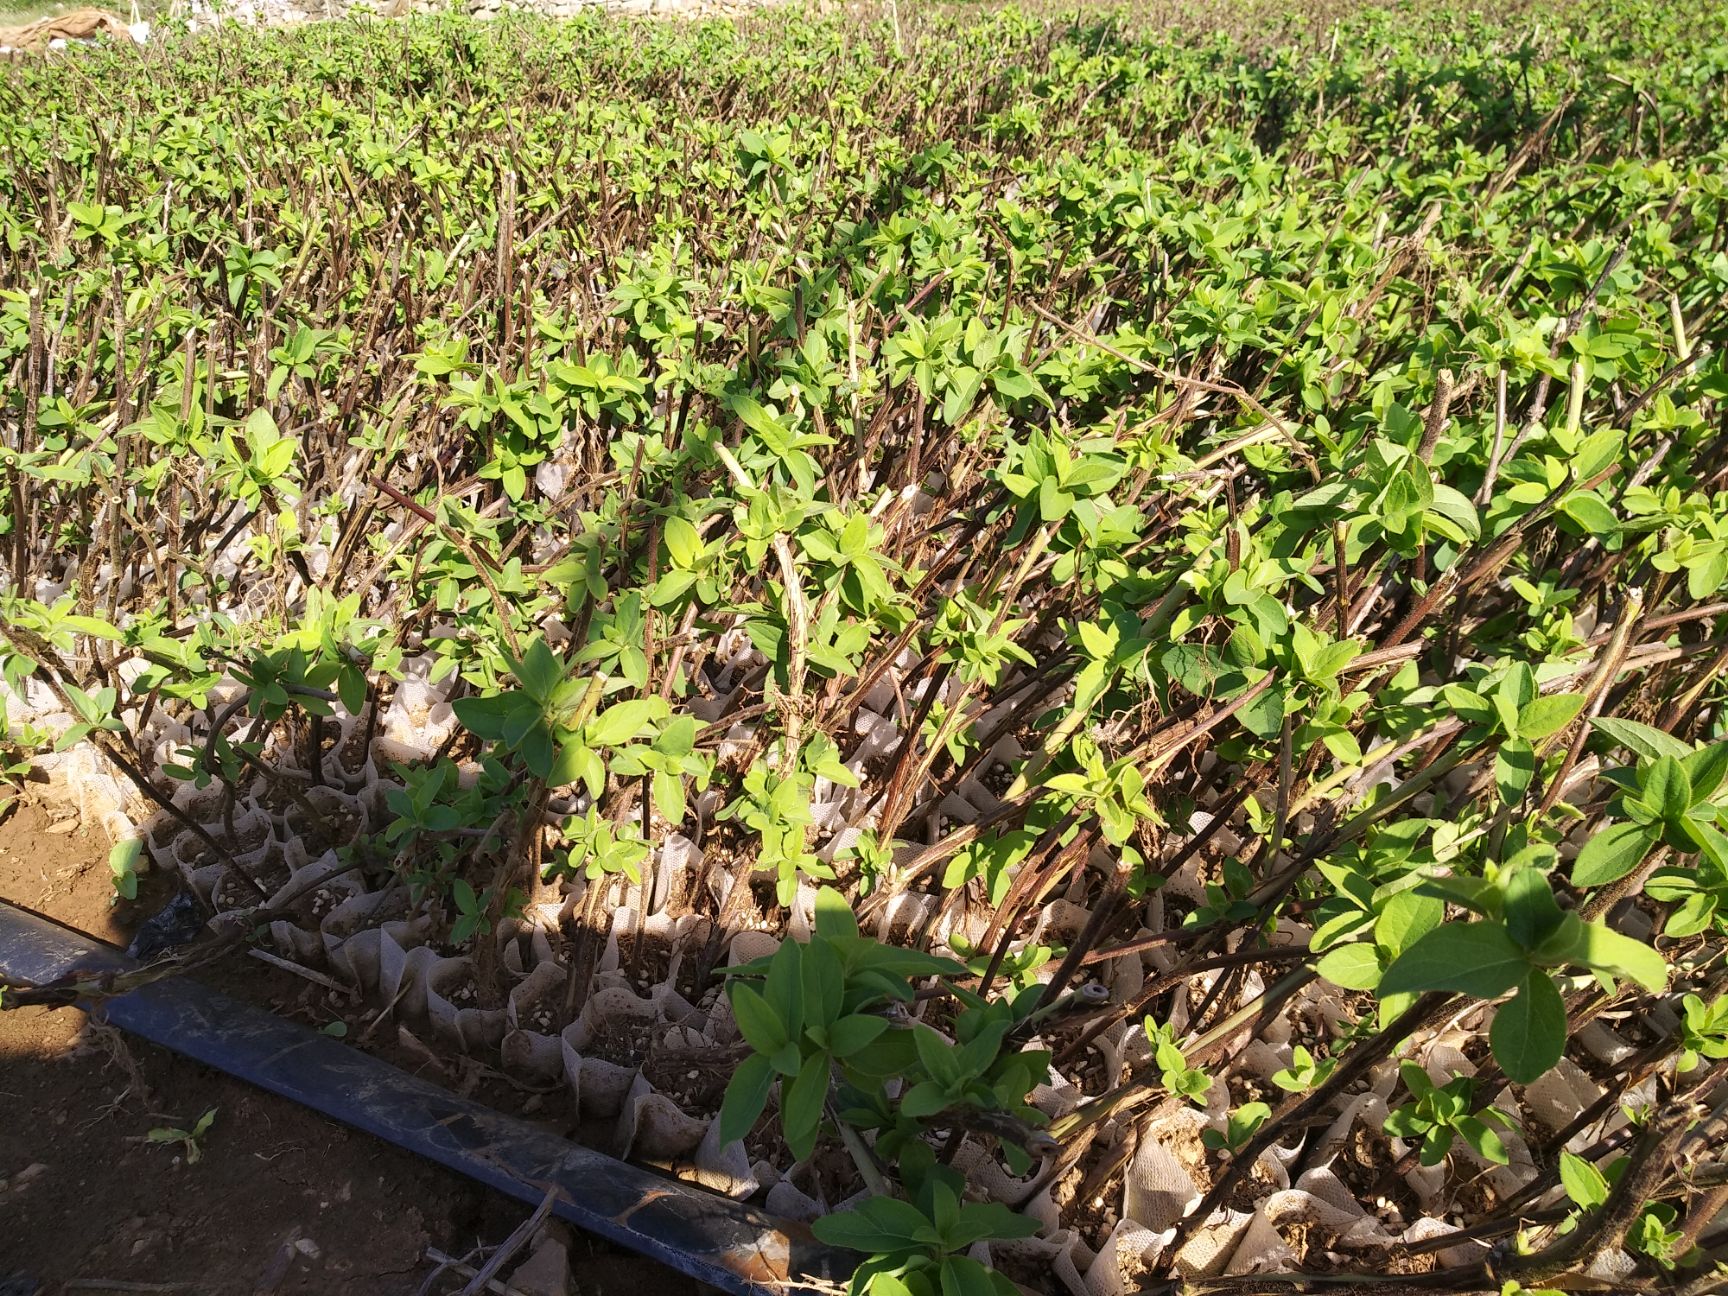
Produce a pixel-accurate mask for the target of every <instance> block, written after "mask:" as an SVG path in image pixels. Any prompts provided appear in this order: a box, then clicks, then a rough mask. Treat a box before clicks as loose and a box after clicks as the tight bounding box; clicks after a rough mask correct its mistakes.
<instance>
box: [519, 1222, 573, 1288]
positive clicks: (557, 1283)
mask: <svg viewBox="0 0 1728 1296" xmlns="http://www.w3.org/2000/svg"><path fill="white" fill-rule="evenodd" d="M510 1286H511V1287H513V1288H515V1289H516V1290H517V1291H519V1292H521V1293H522V1296H570V1249H569V1247H568V1245H567V1244H566V1243H565V1241H564V1239H563V1238H561V1237H557V1236H554V1235H548V1236H545V1237H542V1238H541V1239H540V1242H539V1244H538V1245H537V1246H536V1247H535V1248H534V1254H533V1255H531V1256H529V1257H528V1258H527V1259H526V1260H524V1261H523V1262H522V1263H521V1265H519V1266H518V1267H517V1269H516V1272H515V1273H513V1274H511V1275H510Z"/></svg>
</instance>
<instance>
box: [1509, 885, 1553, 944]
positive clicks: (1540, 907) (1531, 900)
mask: <svg viewBox="0 0 1728 1296" xmlns="http://www.w3.org/2000/svg"><path fill="white" fill-rule="evenodd" d="M1505 913H1506V930H1507V931H1508V932H1510V933H1511V935H1512V939H1513V940H1515V941H1517V942H1518V943H1519V944H1520V945H1522V946H1523V947H1524V948H1525V949H1534V948H1535V947H1536V946H1538V945H1540V944H1541V943H1542V942H1543V941H1544V940H1546V939H1547V938H1548V937H1549V935H1551V934H1552V933H1553V931H1554V929H1555V928H1557V927H1558V926H1559V925H1560V920H1561V918H1562V917H1563V916H1564V915H1563V914H1562V913H1561V912H1560V906H1559V904H1558V903H1557V902H1556V901H1555V899H1554V888H1553V887H1551V886H1549V885H1548V879H1547V878H1545V877H1544V876H1542V873H1541V871H1540V870H1539V869H1535V868H1521V869H1518V870H1517V871H1516V872H1514V873H1513V874H1512V875H1511V877H1509V878H1508V879H1507V881H1506V889H1505Z"/></svg>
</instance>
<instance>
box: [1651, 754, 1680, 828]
mask: <svg viewBox="0 0 1728 1296" xmlns="http://www.w3.org/2000/svg"><path fill="white" fill-rule="evenodd" d="M1638 799H1639V800H1640V801H1642V802H1643V803H1644V804H1645V805H1646V806H1648V807H1649V808H1650V809H1651V811H1653V812H1654V813H1655V814H1656V815H1657V816H1658V817H1659V818H1660V819H1662V821H1663V822H1664V823H1670V824H1678V823H1679V822H1680V821H1681V820H1682V819H1683V818H1684V817H1685V815H1686V812H1687V811H1688V810H1690V809H1691V808H1692V779H1691V778H1690V776H1688V775H1687V773H1686V767H1685V766H1684V765H1682V764H1681V763H1680V761H1679V760H1678V758H1676V757H1673V756H1663V757H1661V758H1659V759H1658V760H1657V761H1656V763H1655V764H1654V765H1652V766H1651V767H1650V769H1649V770H1648V771H1647V772H1645V773H1644V776H1643V778H1642V779H1640V781H1639V789H1638Z"/></svg>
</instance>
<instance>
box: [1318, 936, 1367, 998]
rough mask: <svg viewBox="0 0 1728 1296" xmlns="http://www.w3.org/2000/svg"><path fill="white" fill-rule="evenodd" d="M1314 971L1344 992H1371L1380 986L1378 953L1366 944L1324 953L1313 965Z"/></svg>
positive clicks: (1340, 947) (1346, 946) (1342, 946)
mask: <svg viewBox="0 0 1728 1296" xmlns="http://www.w3.org/2000/svg"><path fill="white" fill-rule="evenodd" d="M1314 970H1315V971H1316V972H1317V973H1319V974H1320V975H1321V976H1323V977H1324V978H1326V980H1328V981H1330V982H1331V983H1332V984H1333V985H1335V986H1342V987H1343V988H1344V989H1346V990H1373V989H1374V988H1376V987H1377V986H1378V985H1379V984H1380V977H1381V974H1382V971H1383V969H1382V968H1381V966H1380V954H1379V951H1378V950H1376V949H1375V948H1374V946H1372V945H1370V944H1367V943H1360V944H1355V945H1340V946H1338V947H1337V948H1336V949H1331V950H1328V951H1326V953H1325V954H1324V955H1323V956H1321V958H1320V960H1319V961H1318V962H1317V963H1315V964H1314Z"/></svg>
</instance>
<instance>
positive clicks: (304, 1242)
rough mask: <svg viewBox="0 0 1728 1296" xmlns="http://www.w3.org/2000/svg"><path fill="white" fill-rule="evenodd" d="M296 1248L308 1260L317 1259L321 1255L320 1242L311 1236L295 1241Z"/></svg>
mask: <svg viewBox="0 0 1728 1296" xmlns="http://www.w3.org/2000/svg"><path fill="white" fill-rule="evenodd" d="M294 1249H295V1250H296V1251H298V1252H299V1253H300V1254H301V1255H303V1256H305V1257H306V1258H307V1259H308V1260H316V1259H317V1258H318V1256H319V1254H320V1253H319V1251H318V1244H317V1243H316V1242H314V1241H313V1240H312V1239H311V1238H301V1239H299V1240H298V1241H297V1242H295V1243H294Z"/></svg>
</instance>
